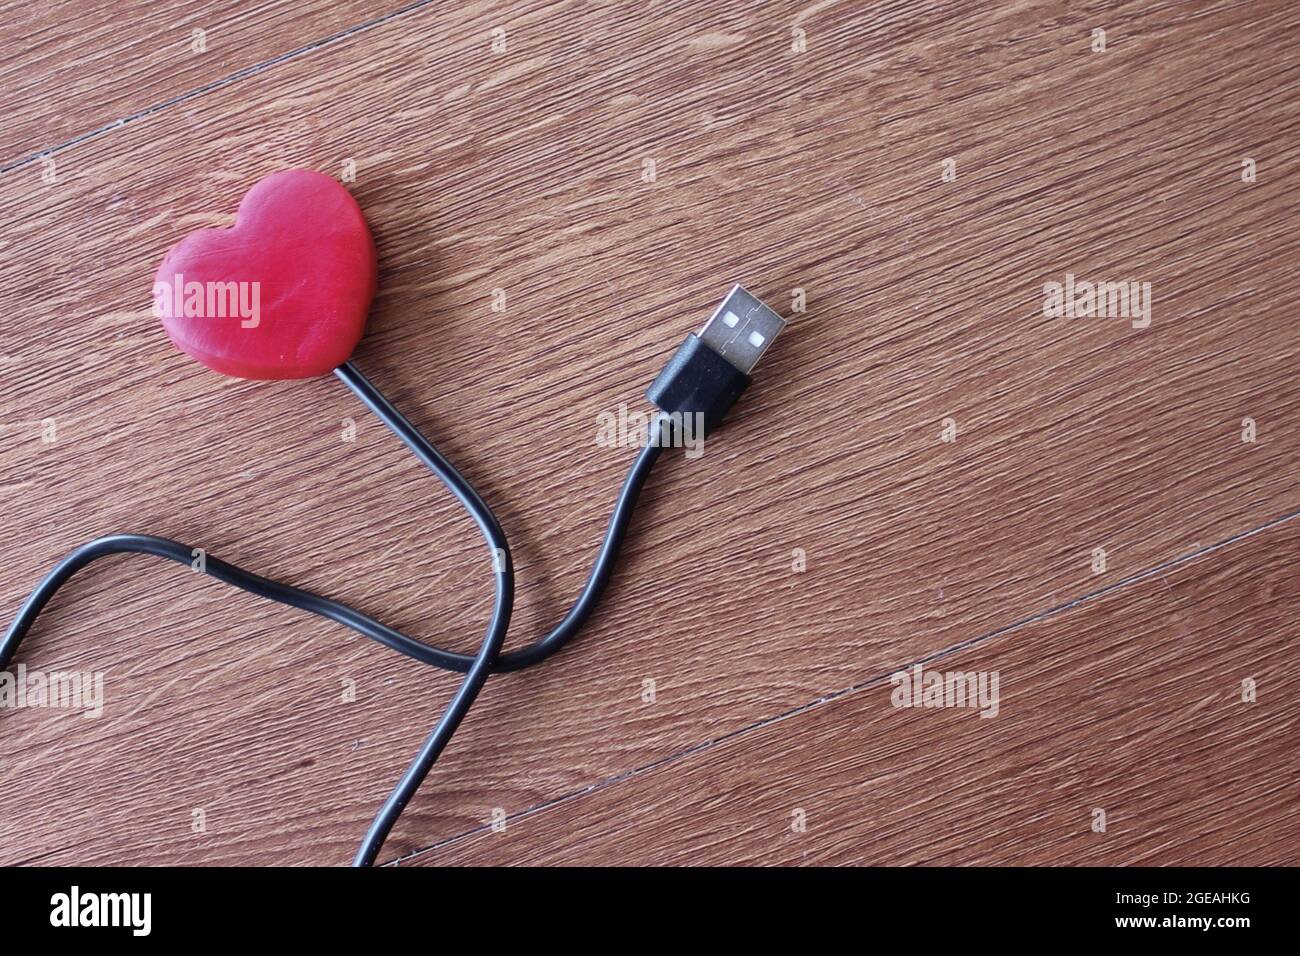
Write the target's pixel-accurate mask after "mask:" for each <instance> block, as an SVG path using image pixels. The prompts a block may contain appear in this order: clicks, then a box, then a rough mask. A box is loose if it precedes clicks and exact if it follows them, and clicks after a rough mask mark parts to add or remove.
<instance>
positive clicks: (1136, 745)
mask: <svg viewBox="0 0 1300 956" xmlns="http://www.w3.org/2000/svg"><path fill="white" fill-rule="evenodd" d="M1297 563H1300V521H1296V520H1290V521H1286V522H1283V523H1281V524H1278V525H1274V526H1272V527H1270V528H1268V529H1266V530H1264V531H1262V532H1260V533H1258V534H1255V535H1252V536H1250V537H1247V538H1244V539H1240V540H1237V541H1235V542H1233V543H1231V544H1229V545H1227V546H1226V547H1224V548H1222V549H1219V550H1214V551H1212V552H1209V553H1202V554H1201V555H1199V556H1197V557H1196V558H1193V559H1192V560H1190V561H1188V562H1187V563H1185V564H1180V565H1178V566H1176V567H1171V568H1166V569H1163V570H1161V571H1159V572H1156V573H1153V574H1151V575H1148V576H1146V577H1144V578H1142V579H1141V580H1140V581H1136V582H1134V583H1132V584H1130V585H1128V586H1127V587H1125V588H1123V589H1120V590H1116V591H1113V592H1110V593H1107V594H1104V595H1101V596H1099V597H1097V598H1095V599H1092V600H1088V601H1085V602H1083V603H1080V604H1077V605H1075V606H1074V607H1072V608H1070V609H1069V610H1066V611H1062V612H1059V613H1057V614H1053V615H1050V616H1048V617H1046V618H1043V619H1040V620H1038V621H1035V622H1033V623H1030V624H1027V625H1025V626H1024V627H1021V628H1016V629H1015V630H1014V631H1011V632H1007V633H1003V634H999V635H996V636H994V637H992V638H990V639H988V640H984V641H979V642H974V643H972V644H970V645H968V646H965V647H961V648H958V649H955V650H954V651H953V652H951V653H948V654H944V655H940V656H938V657H936V658H934V659H931V660H927V661H925V662H924V663H923V665H922V667H923V671H924V670H934V671H938V672H941V673H946V672H963V673H972V672H983V673H985V674H990V673H997V674H998V676H999V687H998V694H997V697H998V707H997V709H996V711H994V710H992V709H987V711H986V712H987V713H989V714H990V715H991V716H989V717H987V718H986V717H982V716H981V712H980V710H978V709H970V708H961V707H948V708H940V707H934V708H915V707H912V708H909V707H895V706H894V705H893V703H892V698H893V693H894V688H895V687H897V686H901V684H896V683H895V682H893V681H891V680H890V679H887V678H881V679H879V680H875V681H872V682H870V683H868V684H866V685H864V686H861V687H856V688H853V689H852V690H851V691H849V692H847V693H845V694H842V695H840V696H837V697H836V698H834V699H833V700H829V701H822V702H817V703H814V704H811V705H810V706H808V707H806V708H804V709H802V710H800V711H799V712H798V713H794V714H790V715H783V719H781V720H778V721H775V722H772V723H768V724H765V725H764V726H761V727H756V728H753V729H751V730H748V731H746V732H744V733H741V734H738V735H736V736H733V737H731V738H729V739H727V740H724V741H720V742H718V743H717V744H716V745H713V746H709V747H707V748H703V749H700V750H697V751H695V752H693V753H690V754H686V755H683V756H681V757H680V758H677V759H674V760H672V761H671V762H668V763H666V764H661V765H659V766H657V767H653V768H650V769H647V770H646V771H645V772H643V773H637V774H635V775H633V776H629V777H625V778H623V779H620V780H616V781H612V782H610V783H609V784H607V785H605V786H602V787H601V788H600V789H598V790H595V791H593V792H590V793H587V794H583V795H580V796H576V797H574V798H572V799H569V800H565V801H563V802H561V803H558V804H555V805H552V806H548V807H543V808H540V809H539V810H537V811H536V812H533V813H528V814H526V815H524V816H523V817H522V818H520V819H518V820H509V821H506V824H505V826H504V828H498V829H496V830H493V829H491V828H485V829H484V830H483V831H482V832H480V833H478V834H476V835H475V836H473V837H469V838H466V839H462V840H458V841H455V842H454V843H452V844H450V845H448V846H445V847H439V848H437V849H434V850H430V851H428V852H425V853H422V854H419V855H418V856H416V857H414V858H413V860H412V862H419V863H432V864H454V863H482V864H510V863H520V864H548V865H555V864H574V863H582V864H595V865H611V864H613V865H620V864H636V865H656V864H665V863H666V864H699V865H707V864H727V863H736V862H741V863H750V864H793V863H800V864H984V865H988V864H1015V865H1034V864H1045V863H1048V864H1075V865H1097V864H1112V865H1113V864H1142V865H1148V866H1150V865H1159V864H1171V863H1172V864H1196V865H1208V866H1215V865H1260V864H1281V865H1290V866H1295V865H1296V864H1297V863H1298V862H1300V786H1297V784H1300V753H1297V750H1296V746H1295V744H1296V740H1297V737H1298V736H1300V716H1298V715H1297V714H1296V712H1295V707H1294V706H1293V705H1294V701H1295V700H1296V697H1297V694H1300V676H1297V674H1296V669H1295V667H1294V666H1293V665H1292V661H1291V648H1290V647H1289V646H1288V644H1287V642H1285V641H1281V640H1279V639H1278V635H1279V634H1287V633H1294V627H1295V625H1294V621H1295V619H1296V616H1297V612H1300V581H1297V578H1296V573H1295V568H1296V565H1297ZM1247 679H1249V680H1251V681H1253V684H1254V694H1255V697H1254V699H1253V700H1251V701H1247V700H1245V699H1243V697H1244V696H1249V695H1243V682H1244V681H1245V680H1247ZM1097 810H1101V811H1104V814H1105V816H1104V826H1102V825H1101V824H1100V823H1099V824H1098V825H1097V826H1096V827H1094V821H1102V820H1103V818H1102V817H1100V816H1097V815H1096V811H1097Z"/></svg>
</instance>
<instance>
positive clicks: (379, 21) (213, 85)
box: [0, 0, 433, 173]
mask: <svg viewBox="0 0 1300 956" xmlns="http://www.w3.org/2000/svg"><path fill="white" fill-rule="evenodd" d="M431 3H433V0H415V2H414V3H411V4H408V5H407V6H405V7H402V8H401V9H400V10H393V11H391V12H389V13H385V14H383V15H382V16H378V17H374V18H372V19H370V20H365V21H363V22H361V23H357V24H354V25H352V26H350V27H347V28H345V29H343V30H337V31H335V32H334V33H331V34H330V35H329V36H325V37H322V38H320V39H319V40H313V41H312V42H310V43H304V44H302V45H301V46H298V47H295V48H294V49H292V50H286V51H285V52H284V53H281V54H278V55H277V56H273V57H271V58H270V59H267V60H263V61H261V62H260V63H253V64H250V65H249V66H245V67H241V68H240V69H238V70H235V72H233V73H230V74H228V75H227V76H223V77H221V78H220V79H217V80H213V81H212V82H210V83H204V84H202V85H200V86H196V87H194V88H193V89H191V90H187V91H186V92H184V93H178V94H177V95H176V96H173V97H171V98H170V99H167V100H163V101H162V102H160V103H154V104H152V105H150V106H146V107H144V108H143V109H139V110H136V111H135V112H134V113H130V114H128V115H127V116H124V117H122V118H121V119H117V120H114V121H113V122H111V123H105V124H104V125H103V126H100V127H98V128H96V129H91V130H87V131H86V132H84V133H80V134H78V135H77V136H74V137H72V138H71V139H68V140H65V141H63V142H62V143H58V144H56V145H53V146H47V147H45V148H44V149H39V150H37V151H36V152H34V153H29V154H28V155H26V156H22V157H20V158H19V159H16V160H13V161H11V162H9V163H7V164H5V165H3V166H0V173H8V172H12V171H14V170H18V169H22V168H23V167H25V166H30V165H31V164H32V163H34V162H37V161H38V160H40V159H43V158H45V157H47V156H53V155H55V154H57V153H60V152H62V151H63V150H66V149H69V148H71V147H73V146H76V145H78V144H79V143H84V142H86V141H87V140H91V139H95V138H97V137H99V136H103V135H105V134H107V133H111V132H113V131H115V130H119V129H121V128H122V127H123V126H126V125H127V124H129V123H134V122H135V121H136V120H141V119H144V118H146V117H149V116H153V115H155V114H156V113H160V112H162V111H163V110H166V109H170V108H171V107H173V106H179V105H181V104H182V103H187V102H189V101H190V100H193V99H195V98H197V97H200V96H202V95H203V94H205V93H211V92H212V91H213V90H219V89H222V88H224V87H227V86H231V85H232V84H234V83H238V82H239V81H240V80H244V79H247V78H249V77H251V76H256V75H257V74H259V73H262V72H264V71H266V70H268V69H270V68H271V67H274V66H278V65H279V64H281V63H286V62H288V61H290V60H295V59H297V58H298V57H301V56H305V55H307V54H309V53H313V52H315V51H316V50H319V49H322V48H324V47H327V46H330V45H331V44H334V43H338V42H339V41H341V40H346V39H348V38H349V37H352V36H356V35H357V34H358V33H363V32H365V31H366V30H370V29H372V28H374V27H378V26H383V25H384V24H385V23H388V22H389V21H391V20H395V19H397V18H398V17H402V16H406V15H407V14H410V13H414V12H415V11H417V10H419V9H420V8H422V7H427V6H428V5H429V4H431Z"/></svg>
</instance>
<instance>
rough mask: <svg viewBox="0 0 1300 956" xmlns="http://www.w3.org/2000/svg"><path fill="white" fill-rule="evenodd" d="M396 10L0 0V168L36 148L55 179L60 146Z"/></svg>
mask: <svg viewBox="0 0 1300 956" xmlns="http://www.w3.org/2000/svg"><path fill="white" fill-rule="evenodd" d="M403 6H409V4H399V3H394V2H389V3H383V4H374V3H365V2H361V0H330V2H328V3H320V2H313V3H302V2H301V0H299V2H287V0H274V2H271V3H248V2H246V0H243V2H241V0H218V2H209V0H164V2H162V3H159V2H148V0H89V2H88V0H63V2H52V3H24V2H21V0H6V2H5V3H0V48H3V49H4V51H5V56H4V58H3V59H0V115H3V116H4V118H5V121H4V125H3V127H0V167H9V166H12V165H15V164H18V163H21V162H24V161H27V160H30V159H31V158H32V157H33V156H35V155H37V154H42V155H46V156H54V157H55V164H54V165H55V170H56V174H57V167H58V161H57V155H56V153H57V148H58V147H60V146H64V145H65V144H67V142H68V141H69V140H75V139H78V138H80V137H82V136H85V135H87V134H89V133H94V132H96V131H100V130H104V129H106V128H111V127H112V126H114V125H116V124H118V123H125V122H131V121H133V120H135V119H137V118H138V117H139V116H140V115H142V114H144V113H145V112H148V111H152V110H155V109H159V108H167V107H172V106H178V105H180V102H179V101H181V100H183V99H184V98H186V97H187V96H194V95H197V94H198V93H200V92H201V91H203V90H206V89H208V88H210V87H211V86H213V85H215V84H221V83H224V82H228V81H229V80H230V79H231V78H232V77H236V76H239V75H240V74H242V73H245V72H248V71H250V70H254V69H257V68H258V66H259V65H261V64H265V63H268V62H270V61H273V60H275V59H277V58H280V57H286V56H293V55H302V54H303V53H306V52H308V49H309V48H310V47H313V46H315V45H316V44H320V43H324V42H330V41H331V40H332V39H333V38H335V37H337V35H338V34H339V33H341V32H343V31H345V30H349V29H355V28H358V27H361V26H363V25H364V24H367V23H370V22H373V21H377V20H382V19H383V18H384V17H385V16H387V15H390V14H391V13H393V12H394V11H396V10H400V9H401V8H402V7H403ZM196 30H199V31H202V36H201V37H196V36H195V31H196ZM200 47H201V48H200ZM182 108H183V107H182Z"/></svg>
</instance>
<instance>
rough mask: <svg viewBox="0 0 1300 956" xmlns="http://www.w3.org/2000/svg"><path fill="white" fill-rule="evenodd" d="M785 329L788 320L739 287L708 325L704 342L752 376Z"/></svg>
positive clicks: (703, 336) (702, 338) (704, 329)
mask: <svg viewBox="0 0 1300 956" xmlns="http://www.w3.org/2000/svg"><path fill="white" fill-rule="evenodd" d="M783 328H785V319H783V318H781V317H780V316H779V315H777V314H776V313H775V312H773V311H772V310H771V309H769V308H768V307H767V306H766V305H764V304H763V303H762V302H761V301H760V300H759V299H758V298H756V297H755V296H752V295H750V294H749V293H748V292H747V291H746V290H745V287H744V286H740V285H737V286H733V287H732V289H731V292H729V293H728V294H727V297H726V298H725V299H723V300H722V304H721V305H719V306H718V308H717V310H716V311H715V312H714V313H713V318H711V319H709V321H708V322H706V323H704V328H702V329H700V340H701V341H702V342H703V343H704V344H705V345H707V346H708V347H709V348H711V349H713V351H715V352H717V353H718V354H719V355H721V356H722V357H723V358H725V359H726V360H727V361H728V362H730V363H731V364H732V365H734V366H736V368H737V369H739V370H740V371H741V372H743V373H745V374H746V375H749V374H750V373H752V372H753V371H754V366H755V365H757V364H758V360H759V359H761V358H762V357H763V353H764V352H766V351H767V350H768V349H769V348H770V347H771V345H772V342H773V340H775V339H776V337H777V335H778V334H779V333H780V331H781V330H782V329H783Z"/></svg>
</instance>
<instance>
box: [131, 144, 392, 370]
mask: <svg viewBox="0 0 1300 956" xmlns="http://www.w3.org/2000/svg"><path fill="white" fill-rule="evenodd" d="M375 267H376V264H375V243H374V240H373V239H371V238H370V229H369V228H368V227H367V226H366V220H365V217H363V216H362V215H361V208H360V207H359V206H358V205H357V202H356V200H355V199H353V198H352V194H351V193H349V192H348V191H347V190H346V189H344V188H343V187H342V186H341V185H339V184H338V183H337V182H335V181H334V180H333V179H331V178H330V177H328V176H323V175H321V174H320V173H316V172H312V171H310V170H306V169H291V170H287V171H285V172H281V173H275V174H273V175H271V176H267V177H266V178H265V179H263V180H262V181H261V182H259V183H257V185H255V186H254V187H253V188H252V189H250V190H249V191H248V192H247V194H245V196H244V198H243V201H242V202H240V204H239V212H238V214H237V215H236V217H235V224H234V226H232V227H231V228H229V229H202V230H200V231H198V232H195V233H192V234H190V235H189V236H186V237H185V238H184V239H183V240H181V241H180V242H179V243H177V244H176V245H175V246H173V247H172V248H171V250H170V251H169V252H168V253H167V257H166V258H165V259H163V263H162V265H161V266H160V267H159V268H158V274H157V276H155V277H154V313H155V314H156V315H158V316H159V317H160V318H161V319H162V324H163V327H164V328H166V330H167V334H168V335H169V336H170V337H171V340H172V342H174V343H175V345H176V347H177V348H179V349H180V350H181V351H183V352H185V353H186V354H188V355H190V356H192V357H193V358H196V359H198V360H199V361H200V362H202V363H203V364H204V365H206V366H207V367H208V368H211V369H215V370H216V371H218V372H222V373H224V374H226V375H236V376H239V377H240V378H257V379H269V378H308V377H310V376H312V375H324V374H325V373H326V372H331V371H333V370H334V369H335V368H337V367H338V366H340V365H342V364H343V363H344V362H346V361H347V360H348V356H350V355H351V354H352V350H353V349H354V348H356V345H357V342H358V341H360V339H361V333H362V330H363V329H364V328H365V324H366V314H367V312H369V310H370V300H371V299H373V298H374V295H375Z"/></svg>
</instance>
